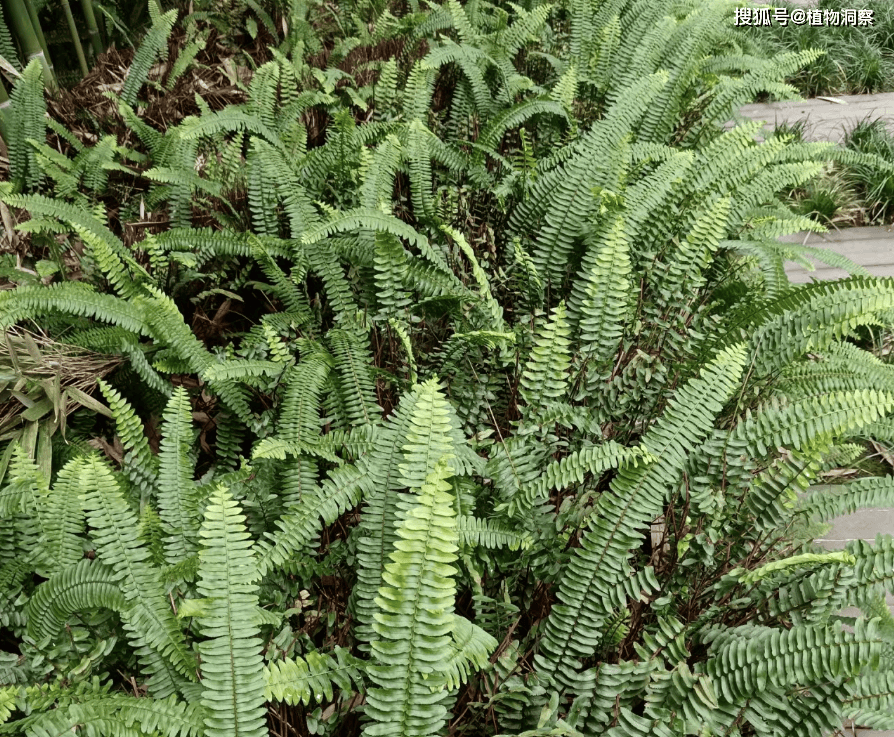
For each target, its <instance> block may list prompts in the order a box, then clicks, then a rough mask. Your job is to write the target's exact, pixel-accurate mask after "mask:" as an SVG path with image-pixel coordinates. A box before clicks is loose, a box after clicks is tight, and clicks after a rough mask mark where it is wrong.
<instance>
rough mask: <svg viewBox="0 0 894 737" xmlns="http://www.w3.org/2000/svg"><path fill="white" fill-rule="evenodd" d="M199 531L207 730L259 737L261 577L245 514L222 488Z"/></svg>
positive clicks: (262, 726) (262, 722)
mask: <svg viewBox="0 0 894 737" xmlns="http://www.w3.org/2000/svg"><path fill="white" fill-rule="evenodd" d="M199 536H200V537H201V539H202V550H201V552H200V553H199V560H200V563H199V581H198V585H197V590H198V593H199V595H200V596H203V597H205V599H207V600H208V604H207V607H206V610H205V613H204V614H203V615H202V616H200V617H199V623H200V625H201V628H202V633H203V634H204V635H205V637H206V638H207V639H205V640H204V641H202V642H201V643H199V652H200V653H201V656H202V687H203V691H202V705H203V706H204V707H205V709H206V714H205V734H206V735H208V736H209V737H223V736H224V735H227V736H228V737H263V735H265V734H266V732H267V729H266V709H265V707H264V702H265V698H264V683H265V681H264V662H263V660H262V658H261V650H262V648H263V643H262V641H261V639H260V637H259V636H258V635H259V630H258V626H257V624H255V623H254V613H255V611H256V610H257V609H258V595H257V589H256V582H257V581H258V579H259V577H260V576H259V572H258V567H257V563H256V557H255V554H254V551H253V549H252V543H251V538H250V536H249V534H248V532H247V531H246V529H245V517H244V516H243V514H242V510H241V509H240V508H239V505H238V504H236V502H235V501H233V498H232V496H230V493H229V491H227V489H226V487H224V486H219V487H218V488H217V490H216V491H214V492H213V493H212V494H211V497H210V499H209V500H208V504H207V506H206V507H205V520H204V522H203V523H202V528H201V530H200V531H199Z"/></svg>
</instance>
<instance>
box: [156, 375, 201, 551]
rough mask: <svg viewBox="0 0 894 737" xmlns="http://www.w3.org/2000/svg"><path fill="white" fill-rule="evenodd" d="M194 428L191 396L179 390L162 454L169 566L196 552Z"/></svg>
mask: <svg viewBox="0 0 894 737" xmlns="http://www.w3.org/2000/svg"><path fill="white" fill-rule="evenodd" d="M191 426H192V405H191V404H190V401H189V396H188V395H187V393H186V390H185V389H184V388H183V387H177V388H176V389H175V390H174V393H173V395H172V396H171V399H170V400H169V401H168V404H167V407H165V411H164V415H163V422H162V440H161V444H160V447H159V452H158V513H159V516H160V517H161V522H162V527H163V529H164V531H165V534H166V535H167V537H166V538H165V540H164V547H165V560H166V562H167V563H168V564H169V565H173V564H176V563H179V562H180V561H182V560H185V559H186V558H189V557H190V556H191V555H193V554H194V553H195V552H196V548H195V543H194V541H195V537H196V533H197V532H198V527H199V525H198V516H199V514H198V512H199V510H198V508H197V499H196V498H195V482H194V481H193V474H194V469H193V467H192V463H190V460H189V452H190V450H191V446H192V432H191Z"/></svg>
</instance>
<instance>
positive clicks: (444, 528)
mask: <svg viewBox="0 0 894 737" xmlns="http://www.w3.org/2000/svg"><path fill="white" fill-rule="evenodd" d="M449 474H450V471H449V469H448V466H447V464H446V462H445V461H443V460H440V461H437V465H436V466H435V470H434V472H433V473H431V474H430V475H429V476H428V478H426V480H425V482H424V483H423V484H422V486H421V488H419V490H418V492H417V493H416V494H413V495H408V496H402V497H401V500H400V501H399V502H398V509H399V518H398V519H399V521H398V525H397V529H396V536H397V539H398V541H399V542H398V543H396V550H394V551H393V552H392V553H390V555H389V557H390V558H391V562H390V563H388V564H387V565H386V566H385V571H384V573H383V574H382V579H383V584H382V586H381V587H380V588H379V596H378V598H377V599H376V604H377V606H378V607H379V611H377V612H376V613H375V621H374V622H373V625H372V627H373V630H374V631H375V633H376V634H377V635H378V636H379V638H380V639H378V640H374V641H373V642H372V649H371V656H372V662H371V663H370V665H368V666H367V674H368V675H369V677H370V678H371V679H372V681H373V682H374V683H375V684H376V687H375V688H371V689H369V691H368V693H367V703H366V714H367V716H369V717H370V718H371V719H372V720H373V723H372V724H370V725H367V727H366V728H365V729H364V732H363V733H364V734H365V735H377V736H379V737H382V736H384V735H395V737H398V736H399V737H414V736H416V735H434V734H436V733H438V732H440V730H441V729H442V727H443V725H444V722H445V721H446V718H447V714H448V711H447V706H446V703H445V702H446V701H447V698H448V694H447V691H446V690H445V687H446V678H445V675H446V674H445V673H444V672H443V670H442V664H443V663H444V662H445V661H447V660H448V659H449V658H450V655H451V645H450V634H451V632H452V631H453V628H454V622H453V603H454V602H453V600H454V597H455V583H454V581H453V577H454V576H455V575H456V569H455V567H454V565H453V563H454V561H455V560H456V551H457V545H456V521H455V518H454V508H453V499H452V497H451V495H450V494H449V493H448V492H449V490H450V484H449V483H447V481H446V479H447V478H448V476H449Z"/></svg>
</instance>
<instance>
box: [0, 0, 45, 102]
mask: <svg viewBox="0 0 894 737" xmlns="http://www.w3.org/2000/svg"><path fill="white" fill-rule="evenodd" d="M6 9H7V10H8V11H9V18H10V20H11V21H12V27H13V30H14V31H15V34H16V36H18V39H19V43H21V45H22V50H23V51H24V52H25V56H26V57H27V59H28V61H30V60H31V59H38V60H39V61H40V66H41V67H42V68H43V74H44V84H45V85H46V86H47V87H50V88H55V86H56V78H55V76H54V75H53V67H52V66H51V65H50V60H49V59H48V58H47V56H46V55H45V54H44V51H43V48H41V45H40V42H39V41H38V38H37V34H36V33H35V31H34V26H33V25H32V23H31V18H30V17H29V14H28V9H27V7H26V6H25V0H7V4H6Z"/></svg>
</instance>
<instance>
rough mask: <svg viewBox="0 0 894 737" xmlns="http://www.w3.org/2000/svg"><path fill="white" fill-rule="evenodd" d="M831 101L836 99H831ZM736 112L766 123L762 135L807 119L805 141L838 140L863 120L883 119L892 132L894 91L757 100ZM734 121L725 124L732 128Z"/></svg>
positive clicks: (839, 141) (893, 127)
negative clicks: (826, 97) (778, 127)
mask: <svg viewBox="0 0 894 737" xmlns="http://www.w3.org/2000/svg"><path fill="white" fill-rule="evenodd" d="M830 100H837V102H832V101H830ZM739 115H740V116H741V117H743V118H747V119H750V120H761V121H764V122H765V123H766V124H767V125H766V126H765V127H764V131H765V134H769V133H770V132H772V131H773V129H774V128H775V127H776V126H777V125H780V124H782V123H785V124H788V125H791V124H793V123H797V122H800V121H805V122H806V127H805V131H804V138H805V139H806V140H808V141H832V142H833V143H841V142H842V141H844V136H845V133H847V132H849V131H850V130H851V129H852V128H853V127H854V126H855V125H856V124H857V123H859V122H860V121H862V120H867V119H869V120H876V119H878V118H882V119H884V120H885V121H887V122H888V124H889V129H890V130H892V132H894V92H884V93H879V94H877V95H838V96H836V97H834V98H829V99H826V100H822V99H820V98H812V99H809V100H792V101H785V102H766V103H764V102H759V103H753V104H751V105H744V106H743V107H741V108H740V109H739ZM734 124H735V123H734V122H732V121H731V122H729V123H727V127H732V126H733V125H734Z"/></svg>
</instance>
